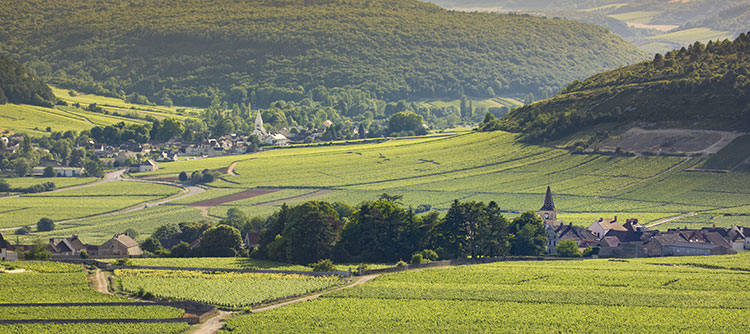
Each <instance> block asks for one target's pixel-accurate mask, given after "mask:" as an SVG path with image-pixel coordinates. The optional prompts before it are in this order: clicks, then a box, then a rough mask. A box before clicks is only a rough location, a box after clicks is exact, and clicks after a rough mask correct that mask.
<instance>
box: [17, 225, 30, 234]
mask: <svg viewBox="0 0 750 334" xmlns="http://www.w3.org/2000/svg"><path fill="white" fill-rule="evenodd" d="M30 232H31V229H30V228H29V227H28V226H24V227H21V228H19V229H17V230H16V234H18V235H27V234H29V233H30Z"/></svg>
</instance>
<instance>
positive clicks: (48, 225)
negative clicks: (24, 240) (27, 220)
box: [36, 217, 55, 232]
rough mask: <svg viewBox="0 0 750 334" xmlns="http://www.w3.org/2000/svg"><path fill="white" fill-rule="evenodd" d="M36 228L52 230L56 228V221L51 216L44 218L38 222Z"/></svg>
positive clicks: (41, 230) (40, 230) (44, 230)
mask: <svg viewBox="0 0 750 334" xmlns="http://www.w3.org/2000/svg"><path fill="white" fill-rule="evenodd" d="M36 229H37V230H38V231H39V232H46V231H52V230H54V229H55V222H54V221H52V219H49V218H46V217H45V218H42V219H39V221H38V222H37V223H36Z"/></svg>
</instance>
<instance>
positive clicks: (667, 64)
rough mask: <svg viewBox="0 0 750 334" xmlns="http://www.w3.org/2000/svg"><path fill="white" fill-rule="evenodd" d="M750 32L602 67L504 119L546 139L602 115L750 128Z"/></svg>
mask: <svg viewBox="0 0 750 334" xmlns="http://www.w3.org/2000/svg"><path fill="white" fill-rule="evenodd" d="M749 75H750V35H746V34H741V35H740V36H739V37H738V38H737V39H736V40H734V41H733V42H730V41H728V40H725V41H723V42H716V43H713V42H709V43H708V44H707V45H703V44H701V43H695V44H693V45H691V46H690V47H689V48H682V49H680V50H676V51H671V52H668V53H667V54H666V55H664V56H662V55H660V54H657V55H656V56H655V57H654V60H652V61H648V62H643V63H639V64H635V65H631V66H627V67H623V68H620V69H617V70H614V71H609V72H604V73H600V74H597V75H595V76H593V77H591V78H589V79H586V80H584V81H581V82H578V81H576V82H574V83H572V84H570V85H569V86H568V87H567V88H566V89H565V90H563V91H562V92H561V93H560V94H559V95H557V96H554V97H552V98H550V99H546V100H543V101H539V102H537V103H534V104H532V105H528V106H525V107H522V108H519V109H516V110H514V111H512V112H511V113H509V114H508V115H507V116H506V117H505V118H504V119H503V120H502V124H503V127H504V128H505V129H508V130H511V131H515V132H521V133H522V135H521V138H522V140H525V141H527V142H544V141H549V140H554V139H558V138H560V137H563V136H565V135H568V134H571V133H574V132H577V131H580V130H583V129H587V128H591V127H592V126H595V125H597V124H601V123H606V122H610V123H619V124H624V123H628V122H655V123H667V124H672V125H679V126H682V127H690V128H702V129H716V130H736V131H749V130H750V96H749V95H748V92H750V79H749V78H748V76H749Z"/></svg>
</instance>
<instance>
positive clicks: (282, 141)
mask: <svg viewBox="0 0 750 334" xmlns="http://www.w3.org/2000/svg"><path fill="white" fill-rule="evenodd" d="M288 142H289V140H288V139H287V138H286V137H285V136H284V135H282V134H280V133H274V134H272V135H269V136H268V137H266V139H264V140H263V144H266V145H286V144H287V143H288Z"/></svg>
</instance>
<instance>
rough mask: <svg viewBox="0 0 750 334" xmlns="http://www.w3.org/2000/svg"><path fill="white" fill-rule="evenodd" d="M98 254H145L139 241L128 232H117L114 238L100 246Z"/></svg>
mask: <svg viewBox="0 0 750 334" xmlns="http://www.w3.org/2000/svg"><path fill="white" fill-rule="evenodd" d="M97 255H99V256H107V255H120V256H131V255H143V251H142V250H141V247H140V246H138V243H137V242H135V240H133V239H132V238H130V237H129V236H128V235H127V234H115V235H114V236H113V237H112V239H110V240H109V241H107V242H105V243H104V244H102V245H101V246H99V249H98V253H97Z"/></svg>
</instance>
